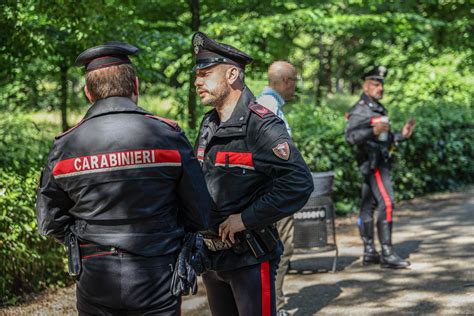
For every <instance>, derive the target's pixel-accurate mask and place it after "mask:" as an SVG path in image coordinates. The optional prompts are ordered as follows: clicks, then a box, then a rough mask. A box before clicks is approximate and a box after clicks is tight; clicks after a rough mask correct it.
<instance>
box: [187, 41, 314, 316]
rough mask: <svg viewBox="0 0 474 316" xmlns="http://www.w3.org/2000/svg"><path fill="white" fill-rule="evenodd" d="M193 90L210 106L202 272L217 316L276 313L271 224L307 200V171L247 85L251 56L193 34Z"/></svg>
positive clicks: (201, 145)
mask: <svg viewBox="0 0 474 316" xmlns="http://www.w3.org/2000/svg"><path fill="white" fill-rule="evenodd" d="M193 46H194V52H195V53H196V66H195V67H194V70H195V71H196V81H195V86H196V88H197V91H198V93H199V96H200V98H201V102H202V103H203V104H204V105H211V106H212V107H213V109H212V110H211V111H209V112H207V113H206V114H205V116H204V119H203V121H202V123H201V127H200V131H199V136H198V139H197V141H196V156H197V158H198V159H199V160H200V162H201V166H202V170H203V171H204V176H205V179H206V183H207V188H208V190H209V192H210V194H211V197H212V199H213V201H214V205H213V208H212V211H211V217H210V227H211V229H210V230H209V231H207V232H205V233H204V235H205V240H204V242H205V244H206V246H207V248H208V250H209V256H210V261H211V264H210V265H211V266H210V268H209V271H208V272H206V273H204V274H203V281H204V285H205V286H206V291H207V295H208V300H209V306H210V309H211V312H212V314H213V315H215V316H216V315H217V316H220V315H225V316H229V315H246V316H252V315H275V314H276V305H275V286H274V278H275V270H276V267H277V264H278V260H279V256H280V255H281V253H282V244H281V241H280V240H279V238H278V233H277V231H276V229H275V226H274V223H275V222H276V221H278V220H280V219H282V218H284V217H286V216H290V215H292V214H293V213H295V212H296V211H298V210H299V209H301V207H302V206H303V205H304V204H305V203H306V201H307V199H308V198H309V195H310V194H311V192H312V191H313V182H312V178H311V173H310V170H309V169H308V167H307V165H306V164H305V162H304V161H303V159H302V157H301V155H300V153H299V152H298V149H296V147H295V145H294V144H293V142H292V140H291V137H290V136H289V135H288V132H287V130H286V127H285V124H284V122H283V121H282V120H281V119H280V118H278V117H277V116H276V115H274V114H273V112H271V111H270V110H268V109H267V108H265V107H264V106H262V105H259V104H257V103H255V97H254V96H253V94H252V92H250V90H249V89H248V88H247V87H246V86H245V84H244V69H245V66H246V65H247V64H248V63H250V62H251V61H252V58H251V57H249V56H248V55H246V54H245V53H243V52H241V51H240V50H238V49H236V48H234V47H231V46H229V45H226V44H221V43H217V42H215V41H214V40H212V39H210V38H209V37H207V36H206V35H205V34H203V33H200V32H198V33H196V34H195V35H194V36H193Z"/></svg>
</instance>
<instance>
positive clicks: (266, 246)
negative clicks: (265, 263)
mask: <svg viewBox="0 0 474 316" xmlns="http://www.w3.org/2000/svg"><path fill="white" fill-rule="evenodd" d="M243 234H244V237H245V241H246V242H247V245H248V246H249V248H250V251H252V254H253V256H254V257H255V258H260V257H262V256H263V255H265V254H267V253H270V252H272V251H273V250H274V249H275V247H276V246H277V244H278V233H277V232H276V230H275V228H274V227H273V226H265V227H262V228H258V229H254V230H250V231H249V230H246V231H244V232H243Z"/></svg>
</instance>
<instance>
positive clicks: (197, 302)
mask: <svg viewBox="0 0 474 316" xmlns="http://www.w3.org/2000/svg"><path fill="white" fill-rule="evenodd" d="M473 216H474V187H471V188H468V189H466V190H465V191H463V192H458V193H442V194H435V195H430V196H427V197H423V198H417V199H414V200H411V201H407V202H404V203H401V204H400V205H399V206H398V210H397V211H396V214H395V228H394V232H395V233H394V238H393V239H394V244H395V246H396V249H397V251H398V252H399V253H400V254H401V255H402V256H403V257H405V258H408V259H409V260H410V261H411V262H412V266H411V269H410V270H390V269H381V268H380V267H379V266H378V265H373V266H369V267H364V266H362V264H361V257H360V256H361V251H362V247H361V244H360V241H359V237H358V233H357V228H356V226H355V216H353V217H349V218H341V219H337V226H338V227H337V238H338V245H339V262H338V271H337V272H336V273H314V272H311V271H316V270H318V269H321V268H329V267H330V263H331V260H330V259H331V258H330V257H329V254H330V253H323V254H320V255H298V256H295V257H294V258H293V260H292V266H293V267H295V268H297V269H298V271H296V270H292V271H291V272H290V273H289V275H288V276H287V278H286V283H285V290H286V292H287V294H288V297H289V300H288V305H287V306H288V309H289V311H290V312H291V313H292V315H301V316H303V315H314V314H317V315H347V314H352V315H380V314H392V315H400V314H405V315H407V314H408V315H418V314H431V315H433V314H434V315H447V314H463V315H474V217H473ZM74 305H75V298H74V287H69V288H65V289H60V290H57V291H48V292H46V293H44V294H43V295H41V296H39V297H37V298H36V299H34V300H33V301H32V302H30V303H29V304H25V305H22V306H18V307H13V308H8V309H0V315H74V314H76V311H75V307H74ZM182 310H183V315H185V316H198V315H199V316H205V315H210V314H209V311H208V308H207V303H206V298H205V293H204V290H203V286H202V284H201V286H200V291H199V293H198V295H197V296H192V297H186V298H184V301H183V306H182Z"/></svg>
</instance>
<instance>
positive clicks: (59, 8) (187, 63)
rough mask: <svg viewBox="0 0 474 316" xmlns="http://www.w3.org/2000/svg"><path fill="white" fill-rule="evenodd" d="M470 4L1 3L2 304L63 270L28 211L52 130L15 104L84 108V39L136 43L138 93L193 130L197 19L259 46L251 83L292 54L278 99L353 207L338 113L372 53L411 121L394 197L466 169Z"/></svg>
mask: <svg viewBox="0 0 474 316" xmlns="http://www.w3.org/2000/svg"><path fill="white" fill-rule="evenodd" d="M196 4H197V6H196ZM193 8H194V11H193ZM196 8H198V11H197V12H196ZM472 12H473V6H472V2H471V1H464V0H453V1H379V0H373V1H372V0H371V1H360V0H349V1H323V0H299V1H283V0H245V1H243V0H228V1H222V0H206V1H199V0H177V1H176V0H174V1H172V0H147V1H135V0H131V1H118V0H107V1H79V2H78V1H64V0H60V1H53V0H41V1H34V0H23V1H13V0H5V1H2V2H1V3H0V28H1V29H2V32H0V64H1V65H2V67H0V110H2V111H3V112H5V114H3V115H2V116H1V117H0V150H1V152H2V156H0V216H1V221H0V235H1V238H0V260H1V262H2V267H1V275H2V277H1V278H0V289H1V291H2V292H1V297H2V301H1V304H11V303H15V300H16V299H17V298H18V297H19V296H21V295H22V294H24V293H27V292H30V291H38V290H40V289H42V288H44V287H46V286H48V285H51V284H58V282H59V283H60V284H61V283H63V282H64V280H65V278H64V275H65V274H64V265H63V264H64V258H63V250H62V247H61V246H60V245H58V244H56V243H55V242H54V241H52V240H50V239H45V238H43V237H41V236H39V235H38V234H37V233H36V232H35V230H36V224H35V219H34V218H35V215H34V211H33V206H34V196H35V186H36V181H37V178H38V177H39V170H40V168H41V165H42V164H43V163H44V161H45V157H46V154H47V151H48V149H49V146H50V143H51V140H52V134H54V133H56V132H57V131H59V129H60V128H59V126H58V125H52V124H43V123H41V124H40V123H38V122H37V121H34V120H31V119H29V118H28V116H26V115H24V114H22V113H25V112H31V111H43V112H46V111H55V110H58V109H60V110H61V112H62V114H63V128H64V127H65V125H66V124H64V123H67V122H66V119H67V118H69V119H71V114H68V112H67V111H68V109H73V110H75V111H76V112H84V111H83V110H85V105H86V103H87V102H85V100H84V96H83V92H82V86H83V79H82V77H83V74H82V70H80V69H77V68H74V67H73V63H74V58H75V57H76V56H77V55H78V54H79V53H80V52H82V51H83V50H85V49H87V48H89V47H91V46H94V45H98V44H101V43H104V42H106V41H111V40H119V41H125V42H129V43H132V44H134V45H136V46H138V47H139V48H140V50H141V53H140V55H139V56H137V57H134V65H135V66H136V67H137V70H138V74H139V77H140V89H141V93H142V95H143V96H144V97H141V98H140V100H141V101H140V102H141V104H142V105H144V106H145V107H146V108H150V109H152V110H153V111H158V112H160V114H162V113H163V114H165V115H166V116H171V117H172V118H175V119H177V120H179V121H180V125H181V126H182V127H183V128H184V129H185V130H186V131H187V134H188V136H189V137H190V139H191V140H193V139H194V136H195V135H196V133H197V131H196V128H194V127H193V126H194V125H195V123H196V122H195V121H196V120H199V119H200V117H201V115H202V113H203V112H204V111H205V110H206V109H205V108H204V107H197V108H196V107H195V103H193V101H195V94H193V93H192V90H193V85H192V84H193V83H192V80H193V79H192V78H193V76H192V75H190V73H189V71H190V69H191V65H192V61H193V57H192V52H191V47H190V46H191V44H190V38H191V34H192V32H193V25H194V27H195V26H196V23H195V22H198V23H197V24H198V25H200V29H201V30H202V31H204V32H206V33H208V34H209V35H211V36H213V37H214V38H216V39H217V40H219V41H223V42H226V43H228V44H231V45H234V46H236V47H238V48H240V49H242V50H244V51H246V52H248V53H249V54H250V55H252V56H253V57H254V58H255V61H254V63H253V64H252V65H250V67H249V68H248V71H247V75H246V78H247V83H248V84H249V86H250V87H251V88H254V90H253V91H254V92H255V93H257V94H258V92H259V91H260V89H261V87H262V86H263V85H264V83H263V82H264V81H265V79H266V69H267V66H268V65H269V64H270V63H271V62H273V61H274V60H277V59H285V60H288V61H290V62H291V63H293V64H294V65H295V66H296V67H297V68H298V70H299V72H300V76H301V79H302V80H301V82H300V84H299V87H298V95H297V98H296V99H297V102H295V104H293V105H287V106H286V107H287V110H288V118H289V120H290V124H291V125H292V130H293V132H294V138H295V141H296V143H297V145H298V146H299V148H300V149H301V151H302V153H303V155H304V157H305V159H306V160H307V162H308V164H309V165H310V166H311V168H312V169H313V170H314V171H326V170H334V171H335V173H336V179H335V184H336V188H335V189H336V192H335V200H336V202H337V209H338V210H339V211H340V212H348V211H355V210H356V209H357V207H358V198H359V190H360V189H359V186H360V181H361V179H360V175H359V173H358V171H357V168H356V166H355V162H354V159H353V153H352V150H351V148H350V147H349V146H348V145H347V144H346V143H345V142H344V138H343V133H344V127H345V121H344V118H343V117H344V112H345V111H346V110H347V109H348V107H349V106H350V105H351V104H352V103H353V102H355V100H356V99H357V94H358V93H359V90H360V89H359V88H360V80H359V78H360V75H361V74H362V73H363V71H364V70H365V68H367V67H369V66H371V65H374V64H383V65H386V66H388V68H389V79H388V80H387V84H386V95H387V96H388V97H390V99H388V100H384V102H385V103H386V104H387V105H388V107H389V109H390V115H391V119H392V121H393V122H395V127H396V128H401V125H402V124H403V121H404V120H406V119H407V118H408V117H412V116H414V117H417V119H418V126H417V129H416V132H415V135H414V137H413V139H412V140H410V141H409V142H407V143H404V144H402V145H401V146H400V148H399V151H398V153H397V157H398V164H397V165H396V167H395V170H394V173H393V174H394V180H395V186H396V193H397V195H398V198H403V199H404V198H411V197H413V196H415V195H418V194H422V193H425V192H430V191H432V190H444V189H451V188H454V187H456V186H458V185H462V184H464V183H471V182H472V181H473V172H474V171H473V170H474V166H473V161H474V159H473V158H474V157H473V155H474V153H473V150H474V149H473V139H472V135H473V134H474V133H473V132H474V131H473V125H472V124H473V123H472V122H473V121H472V103H473V101H472V96H473V95H472V91H473V90H474V89H473V88H474V75H473V71H472V70H473V61H474V56H473V48H474V47H473V45H474V40H473V38H472V36H473V34H474V30H473V25H474V19H472V16H471V15H472ZM196 13H197V18H198V20H197V21H196V20H195V19H196ZM193 23H194V24H193ZM7 112H8V114H6V113H7ZM75 114H76V113H75ZM196 114H197V115H196ZM397 124H398V125H397Z"/></svg>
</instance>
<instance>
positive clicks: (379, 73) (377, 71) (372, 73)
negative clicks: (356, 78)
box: [362, 66, 388, 83]
mask: <svg viewBox="0 0 474 316" xmlns="http://www.w3.org/2000/svg"><path fill="white" fill-rule="evenodd" d="M387 73H388V70H387V68H386V67H384V66H375V67H374V68H372V69H370V70H369V71H367V72H366V73H365V74H364V75H363V76H362V80H376V81H380V82H382V83H383V82H384V80H385V77H386V76H387Z"/></svg>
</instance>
